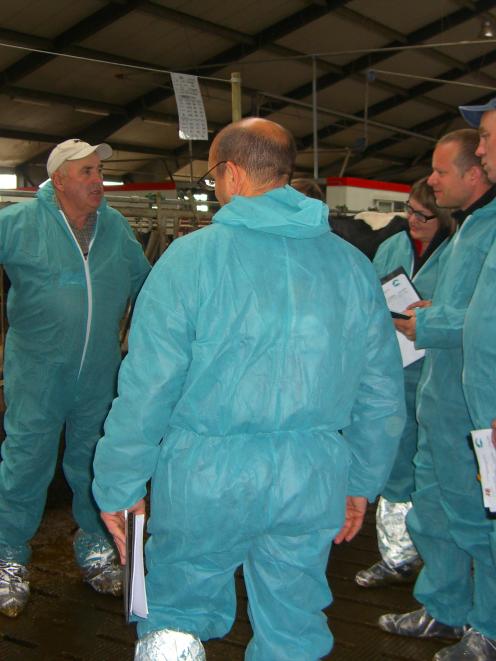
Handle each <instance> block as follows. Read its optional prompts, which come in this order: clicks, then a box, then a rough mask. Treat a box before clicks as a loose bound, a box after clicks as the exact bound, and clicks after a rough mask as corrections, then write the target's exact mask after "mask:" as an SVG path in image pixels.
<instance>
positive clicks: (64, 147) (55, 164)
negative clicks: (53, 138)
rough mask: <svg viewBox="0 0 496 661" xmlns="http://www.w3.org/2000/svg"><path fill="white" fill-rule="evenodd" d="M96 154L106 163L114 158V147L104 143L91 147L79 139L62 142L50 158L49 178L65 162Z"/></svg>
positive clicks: (48, 164) (48, 165)
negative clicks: (108, 159)
mask: <svg viewBox="0 0 496 661" xmlns="http://www.w3.org/2000/svg"><path fill="white" fill-rule="evenodd" d="M94 152H96V153H97V154H98V156H99V157H100V158H101V160H102V161H105V160H107V158H110V157H111V156H112V147H111V146H110V145H108V144H107V143H106V142H102V143H101V144H99V145H90V144H88V143H87V142H84V141H83V140H79V138H70V139H69V140H65V141H64V142H61V143H60V145H57V146H56V147H54V148H53V149H52V151H51V152H50V156H49V157H48V161H47V172H48V176H49V177H51V176H52V174H53V173H54V172H55V171H56V170H58V169H59V167H60V166H61V165H62V164H63V163H65V161H77V160H79V159H80V158H86V156H89V155H90V154H93V153H94Z"/></svg>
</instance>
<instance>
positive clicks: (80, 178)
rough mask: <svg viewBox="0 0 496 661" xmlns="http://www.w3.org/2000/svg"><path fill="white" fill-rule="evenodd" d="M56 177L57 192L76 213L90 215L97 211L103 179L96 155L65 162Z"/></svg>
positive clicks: (101, 194)
mask: <svg viewBox="0 0 496 661" xmlns="http://www.w3.org/2000/svg"><path fill="white" fill-rule="evenodd" d="M56 176H57V177H58V180H57V181H58V184H59V185H58V186H57V190H58V192H59V193H60V195H62V196H63V197H65V198H66V199H67V200H68V201H69V202H70V203H71V205H72V206H73V207H75V208H76V209H77V210H78V211H80V212H81V213H91V212H94V211H96V210H97V209H98V207H99V206H100V203H101V201H102V197H103V177H102V165H101V161H100V157H99V156H98V155H97V154H90V155H89V156H86V157H85V158H80V159H78V160H77V161H66V162H65V163H64V165H63V166H62V168H61V170H60V171H59V172H58V173H57V174H56Z"/></svg>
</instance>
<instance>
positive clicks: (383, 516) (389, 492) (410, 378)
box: [355, 178, 454, 587]
mask: <svg viewBox="0 0 496 661" xmlns="http://www.w3.org/2000/svg"><path fill="white" fill-rule="evenodd" d="M406 212H407V219H408V229H407V230H406V231H403V232H399V233H398V234H395V235H394V236H392V237H391V238H389V239H387V240H386V241H384V243H382V244H381V245H380V246H379V249H378V251H377V254H376V256H375V258H374V266H375V268H376V271H377V274H378V275H379V277H380V278H382V277H384V276H385V275H387V274H388V273H391V272H392V271H394V270H395V269H397V268H399V267H400V266H402V267H403V268H404V269H405V271H406V273H407V274H408V275H409V277H410V278H411V279H412V280H413V282H414V284H415V287H416V289H417V290H418V292H419V294H420V296H421V297H422V298H423V299H428V300H430V299H431V298H432V294H433V292H434V287H435V285H436V280H437V275H438V265H439V259H440V256H441V255H442V253H443V251H444V248H445V246H446V244H447V241H446V239H448V237H449V236H450V235H451V234H452V233H453V231H454V223H453V220H452V218H451V214H450V213H449V211H448V210H447V209H441V208H439V207H437V206H436V200H435V198H434V193H433V191H432V188H431V187H430V186H429V185H428V184H427V178H424V179H420V180H419V181H417V182H416V183H415V184H413V186H412V189H411V192H410V197H409V200H408V203H407V205H406ZM422 363H423V360H422V359H421V360H417V361H416V362H414V363H412V364H411V365H408V367H406V368H405V369H404V375H405V397H406V406H407V422H406V425H405V430H404V432H403V436H402V438H401V443H400V449H399V451H398V455H397V457H396V461H395V464H394V466H393V470H392V472H391V475H390V477H389V480H388V483H387V484H386V487H385V489H384V491H383V493H382V495H381V497H380V499H379V503H378V506H377V512H376V527H377V539H378V543H379V551H380V553H381V556H382V559H381V560H379V561H378V562H376V563H375V564H374V565H372V566H371V567H369V568H368V569H364V570H362V571H359V572H358V573H357V575H356V577H355V580H356V582H357V583H358V585H360V586H361V587H378V586H382V585H387V584H392V583H404V582H410V581H413V580H415V578H416V575H417V573H418V570H419V568H420V565H421V561H420V559H419V557H418V554H417V551H416V549H415V547H414V545H413V543H412V540H411V539H410V536H409V534H408V532H407V529H406V525H405V517H406V515H407V513H408V510H409V509H410V507H411V500H410V494H411V493H412V491H413V486H414V481H413V480H414V478H413V476H414V466H413V457H414V455H415V451H416V447H417V421H416V417H415V394H416V390H417V384H418V380H419V378H420V371H421V368H422Z"/></svg>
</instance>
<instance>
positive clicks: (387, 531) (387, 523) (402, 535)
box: [375, 496, 419, 567]
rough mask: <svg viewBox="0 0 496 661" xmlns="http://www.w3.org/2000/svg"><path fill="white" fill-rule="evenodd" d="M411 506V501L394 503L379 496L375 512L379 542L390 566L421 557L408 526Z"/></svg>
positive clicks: (382, 554) (382, 553) (384, 558)
mask: <svg viewBox="0 0 496 661" xmlns="http://www.w3.org/2000/svg"><path fill="white" fill-rule="evenodd" d="M411 508H412V503H411V502H410V501H407V502H404V503H393V502H391V501H389V500H386V498H382V496H381V498H379V502H378V504H377V510H376V514H375V521H376V529H377V544H378V546H379V553H380V554H381V557H382V559H383V560H384V562H385V563H386V565H387V566H388V567H399V566H401V565H403V564H406V563H411V562H414V561H418V559H419V556H418V553H417V549H416V548H415V546H414V544H413V542H412V539H411V537H410V535H409V534H408V530H407V528H406V515H407V514H408V512H409V511H410V510H411Z"/></svg>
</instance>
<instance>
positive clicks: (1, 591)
mask: <svg viewBox="0 0 496 661" xmlns="http://www.w3.org/2000/svg"><path fill="white" fill-rule="evenodd" d="M27 579H28V570H27V567H25V566H24V565H20V564H19V563H17V562H11V561H9V560H0V613H2V615H7V617H17V616H18V615H19V613H20V612H21V611H22V610H24V607H25V606H26V604H27V602H28V599H29V581H28V580H27Z"/></svg>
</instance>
